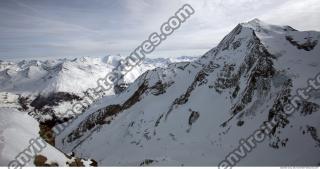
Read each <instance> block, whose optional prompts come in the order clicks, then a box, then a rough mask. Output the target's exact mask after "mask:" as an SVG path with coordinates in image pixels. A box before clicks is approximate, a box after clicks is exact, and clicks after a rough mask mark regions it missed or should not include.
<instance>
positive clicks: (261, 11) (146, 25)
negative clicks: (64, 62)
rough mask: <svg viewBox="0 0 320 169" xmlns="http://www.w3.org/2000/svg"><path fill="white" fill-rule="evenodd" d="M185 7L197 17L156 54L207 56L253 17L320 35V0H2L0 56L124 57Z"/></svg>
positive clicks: (156, 55) (8, 57) (154, 54)
mask: <svg viewBox="0 0 320 169" xmlns="http://www.w3.org/2000/svg"><path fill="white" fill-rule="evenodd" d="M184 3H189V4H190V5H191V6H192V7H193V8H194V9H195V14H194V15H192V16H191V18H190V19H189V20H187V22H185V23H183V24H182V26H181V27H180V28H179V30H177V31H176V32H174V34H172V35H170V36H169V37H168V38H167V40H166V41H164V42H163V43H162V44H161V45H160V46H159V47H158V48H157V49H156V51H155V52H153V53H152V54H150V55H149V56H150V57H176V56H181V55H189V56H190V55H201V54H203V53H204V52H205V51H207V50H209V49H211V48H212V47H214V46H215V45H216V44H217V43H218V42H219V41H220V40H221V39H222V38H223V36H225V35H226V34H227V33H228V32H229V31H230V30H231V29H232V28H234V27H235V26H236V25H237V23H241V22H246V21H249V20H252V19H253V18H259V19H261V20H262V21H265V22H268V23H272V24H279V25H290V26H292V27H294V28H296V29H298V30H318V31H319V30H320V22H319V21H320V3H319V0H303V1H301V0H192V1H189V0H90V1H88V0H0V59H13V58H18V59H20V58H46V57H59V58H63V57H69V58H73V57H81V56H106V55H109V54H112V55H117V54H120V55H124V56H126V55H128V54H129V53H130V52H131V51H132V50H134V49H135V48H136V47H137V46H138V45H140V44H141V43H142V42H143V41H144V40H145V39H147V37H148V36H149V35H150V33H152V32H155V31H158V32H159V28H160V25H161V24H162V23H163V22H164V21H167V19H168V18H169V17H171V16H172V15H173V14H174V13H175V12H176V11H177V10H178V9H179V8H180V7H181V6H182V5H183V4H184Z"/></svg>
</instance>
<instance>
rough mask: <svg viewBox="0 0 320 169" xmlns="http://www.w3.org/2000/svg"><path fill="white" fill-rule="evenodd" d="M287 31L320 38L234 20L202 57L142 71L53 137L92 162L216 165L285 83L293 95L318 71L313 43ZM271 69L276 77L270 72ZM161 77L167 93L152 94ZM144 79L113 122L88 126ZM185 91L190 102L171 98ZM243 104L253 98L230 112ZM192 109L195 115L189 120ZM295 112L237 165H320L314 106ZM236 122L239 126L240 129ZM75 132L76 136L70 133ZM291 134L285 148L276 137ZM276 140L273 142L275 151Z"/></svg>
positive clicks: (308, 35)
mask: <svg viewBox="0 0 320 169" xmlns="http://www.w3.org/2000/svg"><path fill="white" fill-rule="evenodd" d="M288 36H290V37H292V38H293V39H294V41H296V42H298V43H299V44H303V43H305V42H307V41H308V40H310V41H312V42H314V41H315V42H319V41H320V33H319V32H312V31H295V30H294V29H292V28H291V27H288V26H276V25H270V24H267V23H264V22H262V21H259V20H257V19H255V20H253V21H250V22H248V23H243V24H239V25H238V26H237V27H236V28H235V29H234V30H233V31H232V32H231V33H230V34H228V35H227V36H226V37H225V38H224V39H223V40H222V41H221V43H220V44H219V45H218V46H217V47H215V48H213V49H212V50H210V51H208V52H207V53H206V54H205V55H204V56H203V57H201V58H200V59H198V60H196V61H193V62H190V63H189V62H186V63H176V64H175V63H173V64H170V65H169V66H168V67H166V68H157V69H154V70H152V71H147V72H146V73H144V74H143V75H141V76H140V77H139V78H138V79H137V80H135V82H134V83H133V84H131V85H130V86H129V88H128V89H127V90H126V91H125V92H123V93H121V94H120V95H118V96H106V97H104V98H102V99H101V100H100V101H98V102H96V103H95V104H94V105H92V106H91V107H90V109H88V110H87V111H86V112H85V113H83V114H82V115H81V116H79V117H78V118H77V119H76V120H75V121H74V122H73V123H72V125H71V126H70V127H69V128H67V129H66V130H65V131H64V132H63V133H62V134H60V135H59V136H58V137H56V142H57V147H58V148H59V149H60V150H62V151H64V152H66V153H69V152H75V153H76V155H79V156H81V157H84V158H89V157H90V158H94V159H96V160H97V161H98V163H99V165H102V166H114V165H115V166H118V165H121V166H123V165H124V166H126V165H130V166H132V165H139V164H141V163H142V162H143V161H144V160H146V159H152V160H154V162H153V163H152V164H151V165H175V166H179V165H185V166H208V165H210V166H212V165H215V166H216V165H218V164H219V163H220V162H221V161H222V160H224V157H225V156H227V155H228V154H229V153H230V152H232V151H233V150H234V149H235V148H237V147H238V146H239V140H240V139H241V138H247V137H249V136H250V134H252V133H253V132H254V131H255V130H257V129H258V128H259V127H260V125H262V124H263V122H265V121H267V120H268V116H270V111H271V109H272V107H273V106H275V105H276V102H277V100H278V96H279V95H280V93H281V92H283V91H284V90H283V88H284V87H286V85H285V82H286V81H288V79H291V80H292V87H289V88H290V92H289V93H290V94H291V95H295V94H296V89H298V88H303V87H307V86H308V83H307V80H308V79H310V78H314V77H315V76H316V74H318V73H319V72H320V66H319V64H320V59H319V57H320V56H319V54H320V46H319V44H317V45H315V46H314V48H313V49H312V50H309V51H307V50H304V49H298V47H297V46H295V45H293V44H292V43H290V42H289V41H288V39H287V37H288ZM257 52H258V54H256V53H257ZM266 53H269V54H266ZM264 55H266V56H264ZM250 59H252V61H253V62H252V63H251V62H250ZM269 61H271V62H269ZM268 68H270V69H268ZM272 69H273V70H274V71H275V72H274V74H272V75H271V74H270V75H268V73H270V72H268V71H271V70H272ZM258 70H261V71H262V72H261V71H258ZM238 71H241V74H240V75H239V78H238V79H236V81H235V83H234V84H235V85H234V86H232V85H231V87H228V86H227V85H222V86H219V85H217V83H219V81H218V79H219V78H223V77H226V78H232V77H237V76H236V75H237V73H238ZM201 72H202V73H201ZM203 72H205V74H206V75H203ZM264 73H265V74H264ZM202 75H203V76H202ZM233 75H234V76H233ZM255 78H256V80H255V81H253V80H252V79H255ZM157 82H161V84H166V85H168V84H170V85H168V86H167V87H164V90H165V92H163V93H160V94H154V93H157V92H158V91H157V88H155V86H156V84H157ZM226 83H227V82H226ZM143 84H147V89H146V90H145V91H143V92H142V93H140V96H139V100H138V101H137V102H136V103H134V104H133V105H131V106H129V107H127V108H124V109H123V110H121V111H120V112H119V113H117V115H116V116H111V117H107V118H106V119H104V120H110V119H111V120H110V123H105V124H100V123H97V124H96V125H95V126H94V127H93V128H90V129H86V124H89V123H92V121H93V123H94V122H95V120H96V121H98V120H99V117H101V116H100V115H101V112H104V109H106V107H108V105H122V104H125V103H127V102H126V101H127V100H130V97H131V96H133V95H134V93H136V92H137V91H139V90H140V89H141V88H139V87H141V86H142V85H143ZM251 85H253V86H251ZM287 87H288V86H287ZM236 88H238V90H237V89H236ZM188 89H191V90H188ZM159 90H160V89H159ZM140 91H141V90H140ZM188 91H190V92H188ZM235 91H238V92H237V93H236V94H235V96H233V93H235ZM250 91H252V92H250ZM185 93H188V94H187V95H184V94H185ZM248 93H249V97H250V98H251V99H248ZM183 96H186V97H187V100H186V101H185V102H184V103H179V104H175V103H177V98H180V99H181V98H183ZM178 100H179V99H178ZM244 100H249V101H247V103H245V104H244V107H243V108H242V109H241V110H239V111H234V107H236V106H238V105H241V104H242V102H246V101H244ZM180 101H181V100H180ZM308 101H309V102H312V103H315V104H318V105H319V104H320V94H319V91H312V92H311V97H310V99H309V100H308ZM99 110H100V111H99ZM192 111H195V112H198V113H199V117H198V119H197V120H196V121H195V122H193V123H192V125H190V124H188V121H189V120H190V116H191V112H192ZM233 113H236V114H235V115H233ZM301 113H302V110H301V109H299V110H298V111H297V112H295V114H293V115H292V116H290V117H289V121H290V123H289V124H288V125H286V126H285V127H284V128H281V127H280V128H277V130H276V131H277V133H275V135H270V136H268V137H267V138H266V140H265V141H264V142H262V143H259V144H257V146H256V148H255V149H254V150H253V151H252V152H250V153H249V154H248V155H247V156H246V157H245V158H244V159H242V160H241V161H240V162H239V163H238V164H237V165H245V166H256V165H258V166H278V165H280V166H287V165H300V166H301V165H308V166H310V165H318V164H319V162H320V160H319V156H320V148H319V145H318V144H319V143H318V142H317V140H316V139H315V138H313V137H312V136H311V134H310V133H308V132H307V127H308V126H312V127H314V128H315V129H316V131H315V133H314V135H317V136H319V135H320V123H319V120H320V111H319V109H316V110H315V112H313V113H312V114H309V115H305V116H303V115H301ZM228 119H230V120H228ZM100 120H101V119H100ZM102 120H103V119H102ZM239 121H243V122H244V124H243V125H237V124H238V123H239ZM224 122H226V123H225V125H224V126H223V125H222V124H223V123H224ZM83 128H84V130H82V129H83ZM75 133H76V135H77V137H71V136H70V135H72V134H75ZM78 134H79V135H80V136H79V135H78ZM287 138H288V141H287V143H286V145H285V146H282V145H281V141H283V140H285V139H287ZM277 139H279V140H280V142H277ZM276 143H277V144H278V146H279V147H278V148H272V145H274V144H276Z"/></svg>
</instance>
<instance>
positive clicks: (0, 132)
mask: <svg viewBox="0 0 320 169" xmlns="http://www.w3.org/2000/svg"><path fill="white" fill-rule="evenodd" d="M38 133H39V126H38V122H37V121H36V120H35V119H33V118H32V117H30V116H29V115H28V114H27V113H26V112H20V111H17V110H16V109H12V108H0V166H8V164H9V162H10V161H12V160H14V159H16V156H17V155H18V154H19V153H21V152H23V151H24V150H25V149H26V148H28V146H29V145H30V142H29V140H31V139H33V140H35V139H37V138H38V137H39V136H38ZM39 143H40V142H39ZM40 144H43V143H40ZM38 155H41V156H44V157H46V158H47V161H46V164H48V165H50V164H55V165H58V166H68V165H67V163H71V162H72V161H73V159H71V158H70V157H68V156H66V155H65V154H64V153H62V152H61V151H59V150H57V149H56V148H55V147H53V146H51V145H49V144H47V145H46V147H45V148H44V149H43V150H42V151H41V152H40V153H39V154H38ZM83 163H84V164H88V166H89V165H90V164H91V161H83ZM26 166H35V163H34V158H32V159H31V160H30V161H29V162H28V163H27V164H26Z"/></svg>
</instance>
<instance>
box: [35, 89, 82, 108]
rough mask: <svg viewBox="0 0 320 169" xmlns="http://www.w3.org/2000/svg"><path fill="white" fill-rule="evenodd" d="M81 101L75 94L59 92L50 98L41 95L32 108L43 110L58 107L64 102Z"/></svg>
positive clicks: (50, 95) (52, 94)
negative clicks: (47, 107)
mask: <svg viewBox="0 0 320 169" xmlns="http://www.w3.org/2000/svg"><path fill="white" fill-rule="evenodd" d="M72 100H77V101H79V100H81V98H80V97H79V96H77V95H75V94H71V93H65V92H58V93H51V94H49V95H48V96H41V95H39V96H38V97H37V98H36V99H35V100H33V101H32V102H31V104H30V106H32V107H34V108H35V109H37V110H41V109H42V108H43V107H44V106H57V105H59V103H61V102H63V101H72Z"/></svg>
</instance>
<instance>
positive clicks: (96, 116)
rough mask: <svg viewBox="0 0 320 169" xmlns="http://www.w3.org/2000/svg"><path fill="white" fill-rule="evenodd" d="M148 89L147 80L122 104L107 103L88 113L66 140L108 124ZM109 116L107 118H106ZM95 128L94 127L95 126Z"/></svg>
mask: <svg viewBox="0 0 320 169" xmlns="http://www.w3.org/2000/svg"><path fill="white" fill-rule="evenodd" d="M147 89H148V85H147V82H144V83H143V84H141V85H140V87H139V88H138V90H137V91H136V92H135V93H134V94H133V95H132V96H131V97H130V98H129V99H128V100H127V101H125V102H124V103H123V104H122V105H109V106H107V107H105V108H103V109H100V110H98V111H96V112H95V113H92V114H91V115H89V116H88V117H87V118H86V120H84V121H83V122H81V123H80V124H79V126H78V128H77V129H76V130H74V131H73V132H72V133H70V134H69V135H68V139H67V142H72V141H74V140H76V139H78V138H80V137H82V136H83V133H85V132H87V131H89V130H92V129H94V128H95V127H97V126H99V125H103V124H109V123H110V122H111V120H112V118H113V117H114V116H116V115H117V114H118V113H120V112H122V111H124V110H125V109H128V108H130V107H131V106H132V105H134V104H135V103H137V102H138V101H140V99H141V98H140V97H141V95H142V94H143V93H144V92H145V91H146V90H147ZM107 118H109V119H107ZM95 129H96V128H95Z"/></svg>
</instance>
